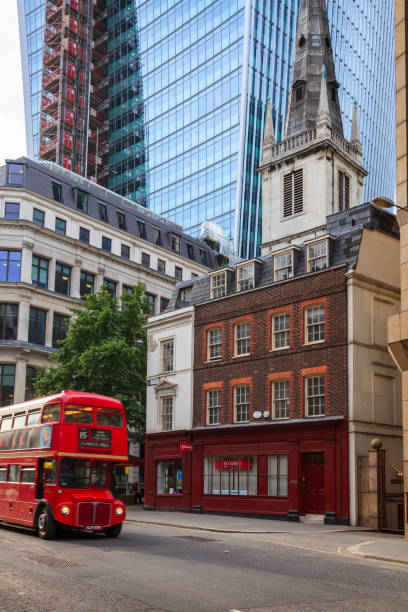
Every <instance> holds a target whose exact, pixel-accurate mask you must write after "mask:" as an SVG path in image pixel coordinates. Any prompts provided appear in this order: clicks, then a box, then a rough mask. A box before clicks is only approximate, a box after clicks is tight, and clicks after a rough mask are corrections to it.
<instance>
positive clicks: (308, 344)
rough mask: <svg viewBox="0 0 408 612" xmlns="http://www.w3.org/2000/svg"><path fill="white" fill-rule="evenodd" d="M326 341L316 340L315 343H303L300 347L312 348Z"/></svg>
mask: <svg viewBox="0 0 408 612" xmlns="http://www.w3.org/2000/svg"><path fill="white" fill-rule="evenodd" d="M324 342H326V340H316V341H315V342H304V343H303V344H302V346H313V345H314V344H323V343H324Z"/></svg>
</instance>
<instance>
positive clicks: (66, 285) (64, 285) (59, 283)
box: [54, 262, 72, 296]
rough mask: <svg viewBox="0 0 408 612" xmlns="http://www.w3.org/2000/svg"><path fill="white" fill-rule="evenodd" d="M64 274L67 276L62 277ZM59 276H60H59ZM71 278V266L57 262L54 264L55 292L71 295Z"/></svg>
mask: <svg viewBox="0 0 408 612" xmlns="http://www.w3.org/2000/svg"><path fill="white" fill-rule="evenodd" d="M64 275H66V276H67V278H63V277H64ZM59 276H60V277H59ZM71 279H72V268H71V267H70V266H66V265H65V264H62V263H59V262H57V263H56V265H55V288H54V291H55V293H59V294H60V295H67V296H70V295H71Z"/></svg>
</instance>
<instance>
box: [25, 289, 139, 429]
mask: <svg viewBox="0 0 408 612" xmlns="http://www.w3.org/2000/svg"><path fill="white" fill-rule="evenodd" d="M70 310H71V312H72V313H73V315H74V316H73V317H72V318H71V319H70V320H69V322H68V331H67V336H66V338H65V339H64V340H63V341H61V343H60V348H59V349H58V351H56V352H55V353H54V354H52V355H51V357H50V360H51V361H54V362H55V363H56V364H57V366H56V367H49V368H47V367H41V368H38V373H37V375H36V378H35V382H34V386H35V391H36V393H37V394H38V395H50V394H53V393H59V392H60V391H63V390H64V389H74V390H75V391H87V392H90V393H101V394H102V395H108V396H111V397H115V398H116V399H118V400H120V401H121V402H123V404H124V406H125V409H126V418H127V423H128V426H129V427H130V428H131V429H132V430H133V431H134V432H135V433H136V434H138V433H142V432H143V431H144V429H145V393H146V392H145V388H146V330H145V324H146V315H147V313H148V312H149V305H148V303H147V300H146V297H145V295H144V287H143V285H141V284H138V285H136V286H135V287H134V288H133V294H131V293H124V294H123V295H122V296H121V298H120V300H118V299H115V298H113V297H112V296H111V295H109V294H108V292H107V290H106V288H105V287H102V288H101V290H100V292H99V293H97V294H93V295H88V296H87V297H86V300H84V302H83V303H82V304H81V306H78V307H74V308H71V309H70Z"/></svg>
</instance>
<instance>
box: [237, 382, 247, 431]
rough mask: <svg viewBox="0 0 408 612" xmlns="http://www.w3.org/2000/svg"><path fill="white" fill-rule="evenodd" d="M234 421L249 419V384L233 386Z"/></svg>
mask: <svg viewBox="0 0 408 612" xmlns="http://www.w3.org/2000/svg"><path fill="white" fill-rule="evenodd" d="M234 421H235V423H246V422H248V421H249V385H242V386H239V387H235V388H234Z"/></svg>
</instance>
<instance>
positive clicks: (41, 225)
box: [33, 208, 45, 227]
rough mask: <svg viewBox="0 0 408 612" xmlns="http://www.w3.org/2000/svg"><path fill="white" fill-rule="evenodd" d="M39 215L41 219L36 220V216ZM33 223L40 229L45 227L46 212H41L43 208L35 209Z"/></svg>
mask: <svg viewBox="0 0 408 612" xmlns="http://www.w3.org/2000/svg"><path fill="white" fill-rule="evenodd" d="M38 213H39V217H40V219H41V221H40V219H38V218H37V219H36V215H37V216H38ZM33 223H35V224H36V225H38V226H39V227H44V223H45V211H44V210H41V208H33Z"/></svg>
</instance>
